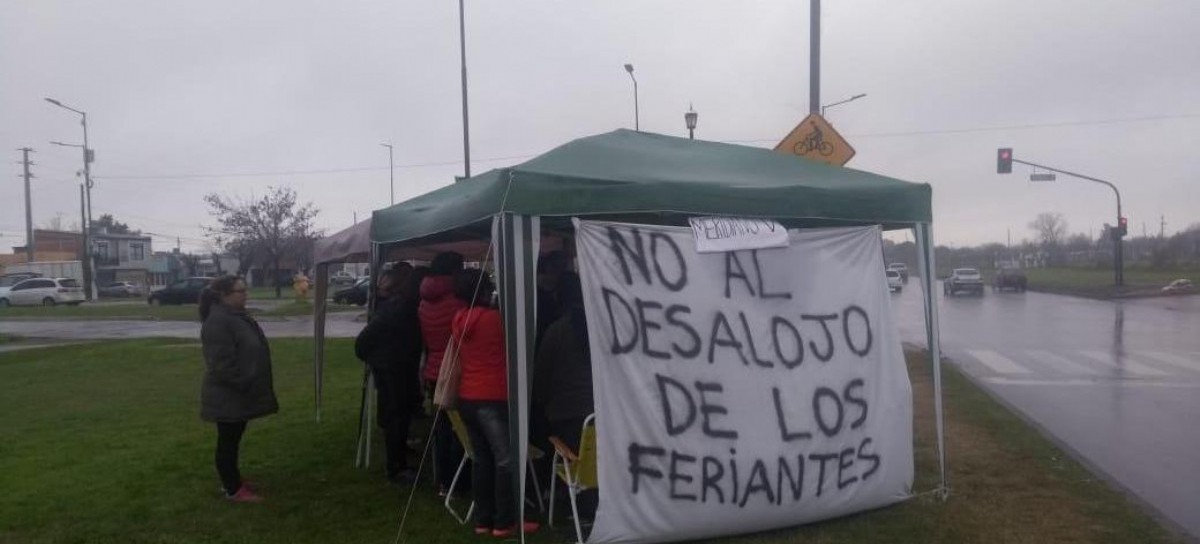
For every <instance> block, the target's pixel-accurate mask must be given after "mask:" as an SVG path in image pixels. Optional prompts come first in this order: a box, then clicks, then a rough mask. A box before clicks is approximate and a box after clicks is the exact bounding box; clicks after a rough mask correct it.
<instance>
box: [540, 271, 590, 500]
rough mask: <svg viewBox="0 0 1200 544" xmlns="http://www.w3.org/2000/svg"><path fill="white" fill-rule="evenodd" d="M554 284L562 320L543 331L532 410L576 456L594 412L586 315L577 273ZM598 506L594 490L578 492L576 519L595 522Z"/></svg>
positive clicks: (566, 276)
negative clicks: (560, 303) (559, 301)
mask: <svg viewBox="0 0 1200 544" xmlns="http://www.w3.org/2000/svg"><path fill="white" fill-rule="evenodd" d="M558 286H559V291H558V292H559V300H561V302H562V317H560V318H559V319H558V320H557V321H555V322H554V323H552V324H551V325H550V327H549V328H547V329H546V333H545V336H544V337H543V338H542V343H541V345H539V346H538V351H537V356H536V357H535V358H534V368H533V406H534V410H535V411H539V412H541V415H542V416H543V417H544V419H545V420H546V421H547V424H548V427H549V435H550V436H554V437H558V439H559V440H562V441H563V443H564V444H566V445H567V446H568V447H570V448H571V450H572V451H575V452H577V453H578V452H579V442H580V440H581V438H582V436H581V435H582V432H583V421H584V420H585V419H587V417H588V416H589V415H591V414H592V413H593V412H595V411H596V407H595V402H594V400H593V396H592V358H591V352H590V351H589V349H590V348H589V343H588V332H587V316H586V315H585V313H584V310H583V288H582V286H581V285H580V283H579V275H578V274H575V273H573V272H567V273H564V274H563V275H562V276H561V277H560V278H559V282H558ZM554 483H555V484H556V483H557V482H554ZM552 485H553V484H552ZM597 503H598V494H597V493H596V490H594V489H590V490H588V491H584V492H583V493H581V494H580V496H579V506H580V517H581V518H583V519H586V520H591V519H592V518H594V517H595V512H596V505H597Z"/></svg>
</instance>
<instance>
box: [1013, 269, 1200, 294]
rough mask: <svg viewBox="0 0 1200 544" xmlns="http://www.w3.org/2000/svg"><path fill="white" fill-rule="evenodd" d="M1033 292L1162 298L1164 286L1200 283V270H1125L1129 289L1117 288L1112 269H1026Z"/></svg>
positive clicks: (1126, 286) (1126, 285) (1126, 284)
mask: <svg viewBox="0 0 1200 544" xmlns="http://www.w3.org/2000/svg"><path fill="white" fill-rule="evenodd" d="M1025 275H1026V277H1027V278H1028V279H1029V289H1031V290H1034V291H1045V292H1050V293H1061V294H1066V295H1075V296H1083V297H1089V298H1100V299H1109V298H1116V297H1123V296H1153V295H1159V294H1160V289H1162V287H1163V286H1165V285H1167V284H1168V283H1171V281H1173V280H1176V279H1179V278H1188V279H1190V280H1192V282H1193V283H1200V270H1153V269H1148V268H1134V267H1126V268H1125V287H1124V288H1123V289H1120V290H1117V289H1116V288H1115V287H1114V286H1113V270H1112V268H1065V267H1064V268H1030V269H1027V270H1025Z"/></svg>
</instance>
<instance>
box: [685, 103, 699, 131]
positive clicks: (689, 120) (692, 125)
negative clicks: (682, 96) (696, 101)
mask: <svg viewBox="0 0 1200 544" xmlns="http://www.w3.org/2000/svg"><path fill="white" fill-rule="evenodd" d="M699 118H700V114H699V113H696V110H694V109H692V105H691V104H688V111H687V113H685V114H683V122H684V123H685V124H686V125H687V129H688V139H689V140H695V139H696V121H697V120H698V119H699Z"/></svg>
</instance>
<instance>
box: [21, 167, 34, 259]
mask: <svg viewBox="0 0 1200 544" xmlns="http://www.w3.org/2000/svg"><path fill="white" fill-rule="evenodd" d="M19 151H20V152H21V154H22V156H23V158H22V160H21V163H22V164H23V165H24V167H25V260H26V262H33V259H34V251H33V248H34V245H33V244H34V240H33V200H32V197H31V196H30V189H29V179H30V178H32V177H33V174H31V173H29V167H30V166H32V165H33V163H32V162H29V154H30V153H33V149H32V148H28V147H22V148H21V149H19Z"/></svg>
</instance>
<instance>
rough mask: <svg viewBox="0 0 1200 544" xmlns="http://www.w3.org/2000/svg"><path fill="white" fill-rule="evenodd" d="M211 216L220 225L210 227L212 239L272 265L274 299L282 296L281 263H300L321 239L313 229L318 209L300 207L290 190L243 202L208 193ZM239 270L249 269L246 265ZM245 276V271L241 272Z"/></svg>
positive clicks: (273, 190)
mask: <svg viewBox="0 0 1200 544" xmlns="http://www.w3.org/2000/svg"><path fill="white" fill-rule="evenodd" d="M204 201H205V202H207V203H208V206H209V213H210V214H211V215H212V216H213V217H215V218H216V219H217V222H218V223H219V226H217V227H209V228H208V231H209V234H210V235H211V236H213V237H214V238H216V239H217V240H218V241H219V242H220V243H222V245H223V246H224V247H225V248H226V249H227V250H229V251H231V252H233V253H235V254H237V255H238V257H239V259H241V258H242V257H243V256H248V255H250V254H254V255H256V256H258V257H260V259H258V261H259V262H261V263H263V264H266V265H268V266H269V272H270V275H269V277H270V278H271V281H272V283H273V284H274V285H275V298H279V297H280V296H282V289H283V285H282V283H281V282H280V279H279V270H280V264H281V262H282V261H284V260H285V259H290V260H292V261H294V262H296V263H297V265H299V264H301V262H302V261H304V260H305V257H306V255H304V254H303V252H304V250H305V249H306V248H311V247H312V246H311V244H312V241H313V240H315V239H316V238H318V237H320V233H319V232H318V231H316V230H314V228H313V219H314V218H315V217H316V215H317V209H316V208H315V207H313V205H312V203H311V202H309V203H305V204H303V205H299V204H298V203H297V201H296V192H295V191H293V190H292V189H290V188H287V187H282V188H280V187H269V188H268V189H267V194H266V195H263V196H262V197H259V198H254V197H251V198H250V200H240V199H234V198H229V197H223V196H221V195H218V194H215V193H213V194H209V195H207V196H205V197H204ZM239 268H244V269H248V268H249V267H248V266H246V265H240V266H239ZM239 272H242V273H244V270H239Z"/></svg>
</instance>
